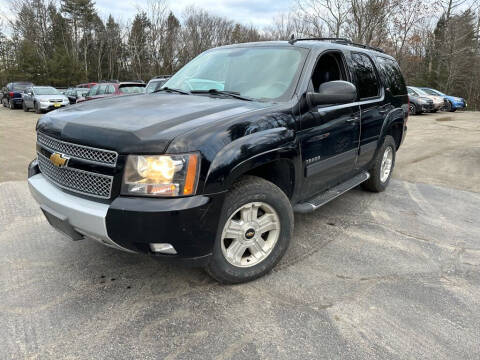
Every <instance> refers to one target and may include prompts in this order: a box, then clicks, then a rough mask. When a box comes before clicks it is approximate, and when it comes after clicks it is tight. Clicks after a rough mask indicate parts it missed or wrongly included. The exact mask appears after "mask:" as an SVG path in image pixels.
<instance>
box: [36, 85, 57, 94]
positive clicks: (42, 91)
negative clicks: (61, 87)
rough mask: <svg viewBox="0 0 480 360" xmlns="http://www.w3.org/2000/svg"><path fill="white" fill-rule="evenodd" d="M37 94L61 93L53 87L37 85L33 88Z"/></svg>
mask: <svg viewBox="0 0 480 360" xmlns="http://www.w3.org/2000/svg"><path fill="white" fill-rule="evenodd" d="M33 91H34V93H35V95H61V94H60V92H59V91H58V90H57V89H55V88H53V87H36V88H33Z"/></svg>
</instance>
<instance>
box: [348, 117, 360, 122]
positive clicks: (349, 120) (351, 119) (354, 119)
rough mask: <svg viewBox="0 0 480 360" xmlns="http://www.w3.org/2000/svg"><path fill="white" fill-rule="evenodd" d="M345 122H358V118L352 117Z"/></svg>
mask: <svg viewBox="0 0 480 360" xmlns="http://www.w3.org/2000/svg"><path fill="white" fill-rule="evenodd" d="M346 121H347V122H357V121H360V116H352V117H351V118H349V119H347V120H346Z"/></svg>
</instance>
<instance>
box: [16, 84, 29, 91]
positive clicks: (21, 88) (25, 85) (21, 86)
mask: <svg viewBox="0 0 480 360" xmlns="http://www.w3.org/2000/svg"><path fill="white" fill-rule="evenodd" d="M29 86H32V83H13V84H12V90H17V91H20V90H25V89H26V88H27V87H29Z"/></svg>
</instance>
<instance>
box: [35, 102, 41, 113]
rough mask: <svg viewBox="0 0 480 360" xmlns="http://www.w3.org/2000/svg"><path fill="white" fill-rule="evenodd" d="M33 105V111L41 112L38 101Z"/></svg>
mask: <svg viewBox="0 0 480 360" xmlns="http://www.w3.org/2000/svg"><path fill="white" fill-rule="evenodd" d="M33 106H34V108H35V113H37V114H41V113H42V109H40V106H38V103H34V104H33Z"/></svg>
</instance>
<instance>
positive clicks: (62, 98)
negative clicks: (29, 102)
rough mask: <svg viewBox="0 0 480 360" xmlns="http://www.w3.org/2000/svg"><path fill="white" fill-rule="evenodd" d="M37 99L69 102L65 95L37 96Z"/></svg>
mask: <svg viewBox="0 0 480 360" xmlns="http://www.w3.org/2000/svg"><path fill="white" fill-rule="evenodd" d="M35 99H37V100H38V101H50V100H58V101H65V100H68V99H67V97H66V96H65V95H62V94H59V95H35Z"/></svg>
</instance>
